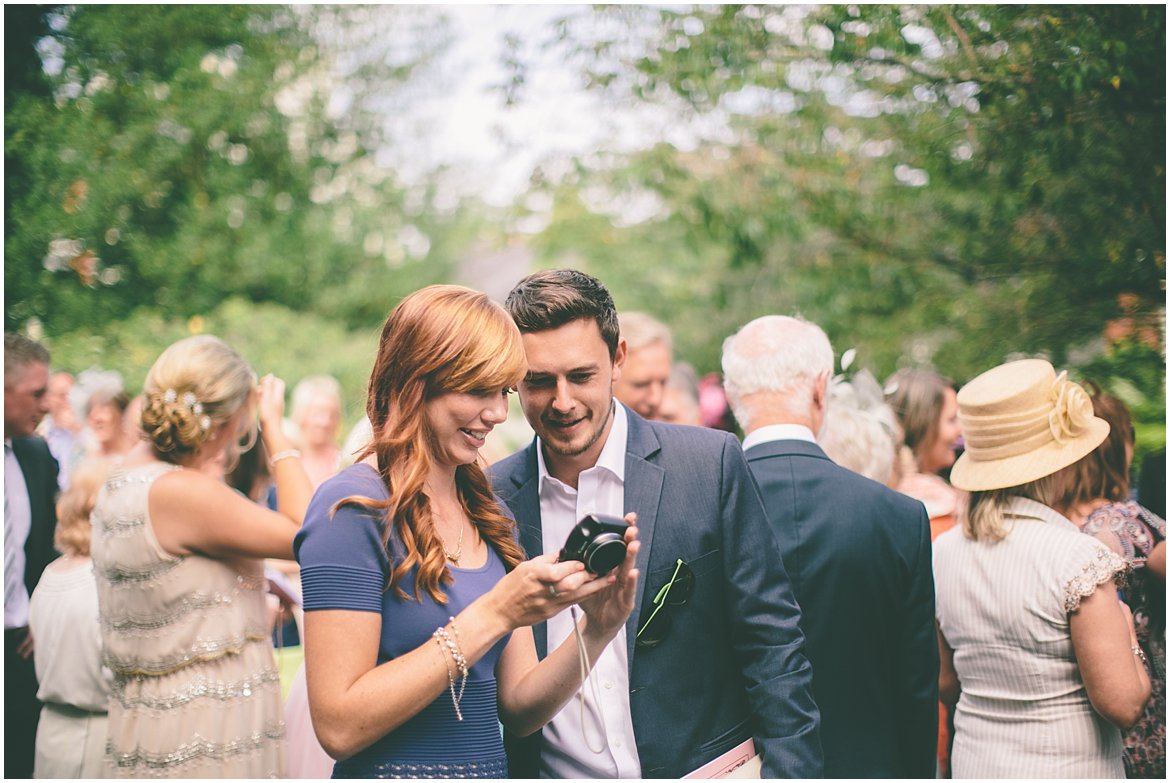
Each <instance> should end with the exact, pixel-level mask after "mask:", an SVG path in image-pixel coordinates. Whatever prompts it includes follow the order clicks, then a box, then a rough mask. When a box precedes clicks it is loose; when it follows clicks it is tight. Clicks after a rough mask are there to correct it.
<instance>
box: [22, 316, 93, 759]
mask: <svg viewBox="0 0 1170 783" xmlns="http://www.w3.org/2000/svg"><path fill="white" fill-rule="evenodd" d="M48 386H49V352H48V351H46V350H45V349H44V347H43V346H41V345H40V344H39V343H36V342H33V341H32V340H30V339H28V338H27V337H23V336H21V335H14V334H6V335H4V777H6V778H31V777H32V773H33V750H34V741H35V739H36V734H37V722H38V721H39V720H40V715H41V703H40V702H39V701H37V674H36V669H35V668H34V667H33V658H32V653H33V638H32V636H31V635H30V634H29V631H28V601H29V596H31V595H32V592H33V590H34V589H35V588H36V586H37V582H38V581H40V578H41V572H43V571H44V570H45V566H47V565H48V564H49V563H50V562H51V561H52V560H53V558H55V557H56V556H57V552H56V550H54V549H53V533H54V531H55V529H56V527H57V512H56V508H55V502H56V494H57V461H56V460H55V459H53V455H52V454H50V453H49V446H48V444H47V443H45V441H43V440H42V439H40V438H37V437H33V433H34V432H36V429H37V425H38V424H40V422H41V419H42V418H43V417H44V415H45V413H46V412H48V410H49V406H48V400H47V398H46V393H47V392H48ZM95 632H96V629H95Z"/></svg>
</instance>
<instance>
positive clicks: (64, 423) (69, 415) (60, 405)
mask: <svg viewBox="0 0 1170 783" xmlns="http://www.w3.org/2000/svg"><path fill="white" fill-rule="evenodd" d="M73 384H74V381H73V375H72V374H70V373H68V372H65V371H64V370H58V371H57V372H55V373H53V374H52V375H50V376H49V391H48V394H46V395H45V400H46V402H47V403H48V406H49V415H48V416H46V417H45V418H44V420H43V421H41V425H40V426H39V427H38V428H37V433H38V434H39V435H40V436H41V437H42V438H44V439H45V442H46V443H48V444H49V451H50V452H51V453H52V455H53V459H55V460H57V466H58V467H59V468H60V470H59V472H58V474H57V483H58V485H59V486H60V487H61V489H62V490H64V489H65V488H66V487H68V486H69V473H70V467H71V466H70V460H71V459H72V458H73V450H74V449H75V448H76V446H77V439H78V436H79V435H80V434H81V429H82V425H81V422H80V421H78V418H77V412H76V411H74V410H73V406H72V405H71V404H70V402H69V393H70V391H71V390H72V389H73Z"/></svg>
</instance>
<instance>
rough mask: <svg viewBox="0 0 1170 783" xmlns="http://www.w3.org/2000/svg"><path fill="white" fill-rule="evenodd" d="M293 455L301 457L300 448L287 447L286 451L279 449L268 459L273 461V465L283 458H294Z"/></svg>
mask: <svg viewBox="0 0 1170 783" xmlns="http://www.w3.org/2000/svg"><path fill="white" fill-rule="evenodd" d="M293 457H296V458H297V459H300V457H301V452H300V450H299V449H285V450H284V451H278V452H276V453H275V454H273V455H272V456H271V457H269V458H268V461H269V462H271V463H272V464H273V465H275V464H276V463H278V462H280V461H281V460H282V459H292V458H293Z"/></svg>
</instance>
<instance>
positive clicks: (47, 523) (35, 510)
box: [12, 437, 58, 596]
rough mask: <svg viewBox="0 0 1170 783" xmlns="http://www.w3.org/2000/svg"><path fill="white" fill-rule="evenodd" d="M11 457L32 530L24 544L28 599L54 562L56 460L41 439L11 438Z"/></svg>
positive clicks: (25, 579) (55, 551)
mask: <svg viewBox="0 0 1170 783" xmlns="http://www.w3.org/2000/svg"><path fill="white" fill-rule="evenodd" d="M12 453H13V455H14V456H15V457H16V461H17V463H18V464H19V465H20V472H21V473H23V474H24V483H25V485H26V486H27V487H28V508H29V512H30V513H31V515H32V526H31V527H30V528H29V531H28V539H27V540H26V541H25V543H24V557H25V561H24V584H25V587H27V588H28V594H29V596H32V594H33V590H35V589H36V587H37V583H38V582H39V581H40V579H41V574H42V573H43V572H44V570H45V566H47V565H48V564H49V563H51V562H53V560H55V559H56V558H57V554H58V553H57V550H56V549H55V548H54V547H53V534H54V533H55V532H56V530H57V505H56V504H57V470H58V468H57V460H55V459H53V455H52V454H51V453H50V452H49V444H47V443H45V441H44V440H43V439H42V438H39V437H31V438H13V439H12Z"/></svg>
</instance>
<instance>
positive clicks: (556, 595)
mask: <svg viewBox="0 0 1170 783" xmlns="http://www.w3.org/2000/svg"><path fill="white" fill-rule="evenodd" d="M548 595H549V597H550V598H560V597H561V594H560V593H558V592H557V589H556V587H554V586H553V585H549V586H548Z"/></svg>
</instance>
